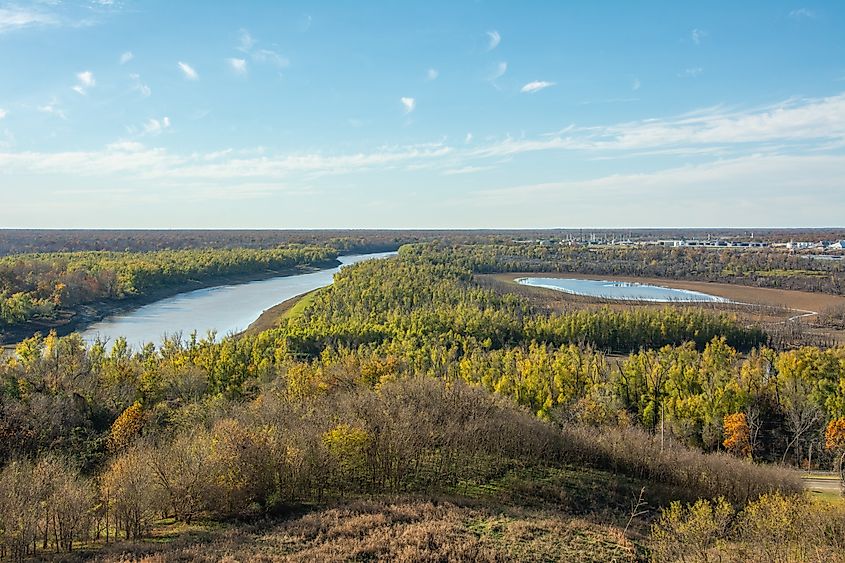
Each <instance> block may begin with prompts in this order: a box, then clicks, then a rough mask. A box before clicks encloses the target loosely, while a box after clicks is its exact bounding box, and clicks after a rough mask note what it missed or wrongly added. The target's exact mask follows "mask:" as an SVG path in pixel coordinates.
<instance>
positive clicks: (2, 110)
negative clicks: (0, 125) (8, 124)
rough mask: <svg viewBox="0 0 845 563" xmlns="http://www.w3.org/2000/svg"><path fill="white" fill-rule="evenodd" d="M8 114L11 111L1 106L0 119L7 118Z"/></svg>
mask: <svg viewBox="0 0 845 563" xmlns="http://www.w3.org/2000/svg"><path fill="white" fill-rule="evenodd" d="M7 115H9V112H8V111H6V110H5V109H3V108H0V119H5V118H6V116H7Z"/></svg>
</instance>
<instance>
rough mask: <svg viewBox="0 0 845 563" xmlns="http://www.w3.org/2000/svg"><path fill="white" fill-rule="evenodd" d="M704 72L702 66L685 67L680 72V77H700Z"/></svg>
mask: <svg viewBox="0 0 845 563" xmlns="http://www.w3.org/2000/svg"><path fill="white" fill-rule="evenodd" d="M702 72H704V69H703V68H701V67H700V66H693V67H689V68H685V69H684V70H682V71H681V72H679V73H678V77H679V78H698V77H699V76H701V73H702Z"/></svg>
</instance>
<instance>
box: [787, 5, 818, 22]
mask: <svg viewBox="0 0 845 563" xmlns="http://www.w3.org/2000/svg"><path fill="white" fill-rule="evenodd" d="M789 17H790V18H792V19H794V20H803V19H809V20H811V19H815V17H816V12H814V11H813V10H809V9H807V8H798V9H797V10H792V11H791V12H789Z"/></svg>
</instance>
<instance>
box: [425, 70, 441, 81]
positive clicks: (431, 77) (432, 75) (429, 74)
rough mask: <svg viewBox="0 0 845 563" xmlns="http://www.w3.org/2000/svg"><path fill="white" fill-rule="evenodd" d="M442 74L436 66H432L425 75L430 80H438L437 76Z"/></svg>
mask: <svg viewBox="0 0 845 563" xmlns="http://www.w3.org/2000/svg"><path fill="white" fill-rule="evenodd" d="M438 76H440V73H439V72H437V69H436V68H430V69H428V70H427V71H426V73H425V77H426V78H427V79H428V80H437V77H438Z"/></svg>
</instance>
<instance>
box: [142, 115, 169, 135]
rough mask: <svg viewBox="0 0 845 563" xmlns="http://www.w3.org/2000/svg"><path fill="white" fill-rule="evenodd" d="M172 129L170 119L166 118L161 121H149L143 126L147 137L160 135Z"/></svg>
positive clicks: (152, 119)
mask: <svg viewBox="0 0 845 563" xmlns="http://www.w3.org/2000/svg"><path fill="white" fill-rule="evenodd" d="M169 127H170V118H169V117H167V116H165V117H162V118H161V119H154V118H151V119H148V120H147V121H146V122H145V123H144V125H143V132H144V134H145V135H158V134H160V133H161V132H162V131H164V130H165V129H168V128H169Z"/></svg>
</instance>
